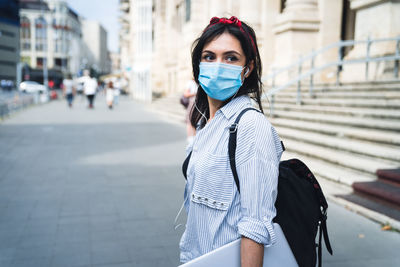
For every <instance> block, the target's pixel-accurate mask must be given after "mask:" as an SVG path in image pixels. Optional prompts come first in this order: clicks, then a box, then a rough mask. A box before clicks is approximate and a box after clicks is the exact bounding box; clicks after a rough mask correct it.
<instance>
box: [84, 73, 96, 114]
mask: <svg viewBox="0 0 400 267" xmlns="http://www.w3.org/2000/svg"><path fill="white" fill-rule="evenodd" d="M84 73H85V76H84V77H83V78H84V79H83V90H84V92H85V95H86V97H87V99H88V102H89V106H88V107H89V108H94V98H95V96H96V91H97V81H96V79H95V78H91V77H90V76H89V71H88V70H85V72H84Z"/></svg>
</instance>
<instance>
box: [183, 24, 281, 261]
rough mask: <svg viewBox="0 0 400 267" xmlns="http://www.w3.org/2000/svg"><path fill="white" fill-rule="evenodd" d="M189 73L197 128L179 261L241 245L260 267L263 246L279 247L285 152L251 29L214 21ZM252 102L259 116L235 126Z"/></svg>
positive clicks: (249, 116)
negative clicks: (264, 101) (232, 150)
mask: <svg viewBox="0 0 400 267" xmlns="http://www.w3.org/2000/svg"><path fill="white" fill-rule="evenodd" d="M192 68H193V75H194V78H195V81H196V82H197V83H198V84H199V85H200V86H199V87H198V91H197V95H196V100H195V104H194V109H193V111H192V113H191V116H190V121H191V123H192V126H193V127H198V128H197V133H196V136H195V137H194V140H193V144H192V146H191V147H189V148H188V152H190V153H189V156H188V158H187V160H186V161H185V163H188V165H186V164H185V165H184V166H187V171H186V175H187V183H186V186H185V191H184V192H185V193H184V195H185V202H184V206H185V209H186V212H187V215H188V216H187V223H186V230H185V232H184V234H183V235H182V238H181V242H180V250H181V254H180V260H181V262H187V261H191V260H193V259H194V258H197V257H199V256H201V255H203V254H206V253H208V252H210V251H211V250H213V249H217V248H219V247H221V246H223V245H226V244H228V243H230V242H232V241H235V240H237V239H239V238H240V239H241V245H240V246H241V248H240V259H241V266H262V265H263V255H264V246H265V245H266V246H271V245H272V244H273V243H274V242H275V232H274V228H273V223H272V219H273V218H274V217H275V215H276V209H275V200H276V196H277V184H278V172H279V161H280V157H281V154H282V152H283V149H282V147H281V143H280V138H279V136H278V135H277V133H276V131H275V129H274V128H273V127H272V125H271V124H270V123H269V122H268V119H267V118H266V117H265V116H264V114H262V111H263V109H262V105H261V93H262V83H261V73H262V71H261V70H262V67H261V58H260V54H259V52H258V47H257V40H256V36H255V33H254V30H253V29H252V28H251V27H250V26H248V25H247V24H246V23H244V22H241V21H240V20H239V19H238V18H236V17H231V18H230V19H227V18H217V17H214V18H212V19H211V21H210V24H209V25H208V26H207V27H206V28H205V29H204V31H203V32H202V35H201V36H200V37H199V38H198V39H197V40H196V41H195V43H194V44H193V50H192ZM252 99H253V100H254V103H255V104H256V105H257V106H258V108H259V109H260V112H256V111H254V110H253V111H251V110H250V111H248V112H246V113H244V114H243V116H242V118H241V120H240V122H239V124H238V125H234V122H235V120H236V119H237V118H238V116H239V114H242V113H241V112H242V111H244V110H245V109H247V108H250V107H252ZM231 131H234V132H236V134H237V137H236V138H237V149H236V157H235V162H236V168H235V170H237V174H238V177H239V182H240V192H239V189H238V188H237V187H236V184H235V180H234V177H233V174H232V169H231V166H230V160H229V156H228V155H229V154H228V140H229V136H230V132H231ZM221 266H223V264H221Z"/></svg>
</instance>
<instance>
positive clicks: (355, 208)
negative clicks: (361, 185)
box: [326, 195, 400, 231]
mask: <svg viewBox="0 0 400 267" xmlns="http://www.w3.org/2000/svg"><path fill="white" fill-rule="evenodd" d="M326 198H327V199H328V200H330V201H332V202H334V203H336V204H338V205H340V206H343V207H345V208H346V209H348V210H350V211H352V212H355V213H357V214H360V215H362V216H364V217H366V218H368V219H370V220H371V221H374V222H377V223H379V224H381V225H386V224H389V225H390V226H391V227H392V228H393V230H397V231H400V221H397V220H395V219H393V218H390V217H388V216H386V215H384V214H381V213H379V212H376V211H373V210H370V209H368V208H365V207H363V206H360V205H358V204H355V203H353V202H350V201H347V200H345V199H343V198H340V197H336V196H333V195H326Z"/></svg>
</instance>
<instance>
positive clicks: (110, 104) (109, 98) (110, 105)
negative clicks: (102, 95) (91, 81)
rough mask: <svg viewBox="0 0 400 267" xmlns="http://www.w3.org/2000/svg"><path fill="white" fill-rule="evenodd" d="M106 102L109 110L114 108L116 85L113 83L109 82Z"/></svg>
mask: <svg viewBox="0 0 400 267" xmlns="http://www.w3.org/2000/svg"><path fill="white" fill-rule="evenodd" d="M106 102H107V106H108V108H109V109H112V108H113V102H114V85H113V82H111V81H110V82H108V84H107V88H106Z"/></svg>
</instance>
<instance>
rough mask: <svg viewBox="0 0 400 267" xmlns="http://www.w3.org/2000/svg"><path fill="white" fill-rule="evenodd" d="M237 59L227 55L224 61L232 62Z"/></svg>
mask: <svg viewBox="0 0 400 267" xmlns="http://www.w3.org/2000/svg"><path fill="white" fill-rule="evenodd" d="M237 60H238V59H237V57H235V56H228V57H226V61H228V62H234V61H237Z"/></svg>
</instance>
